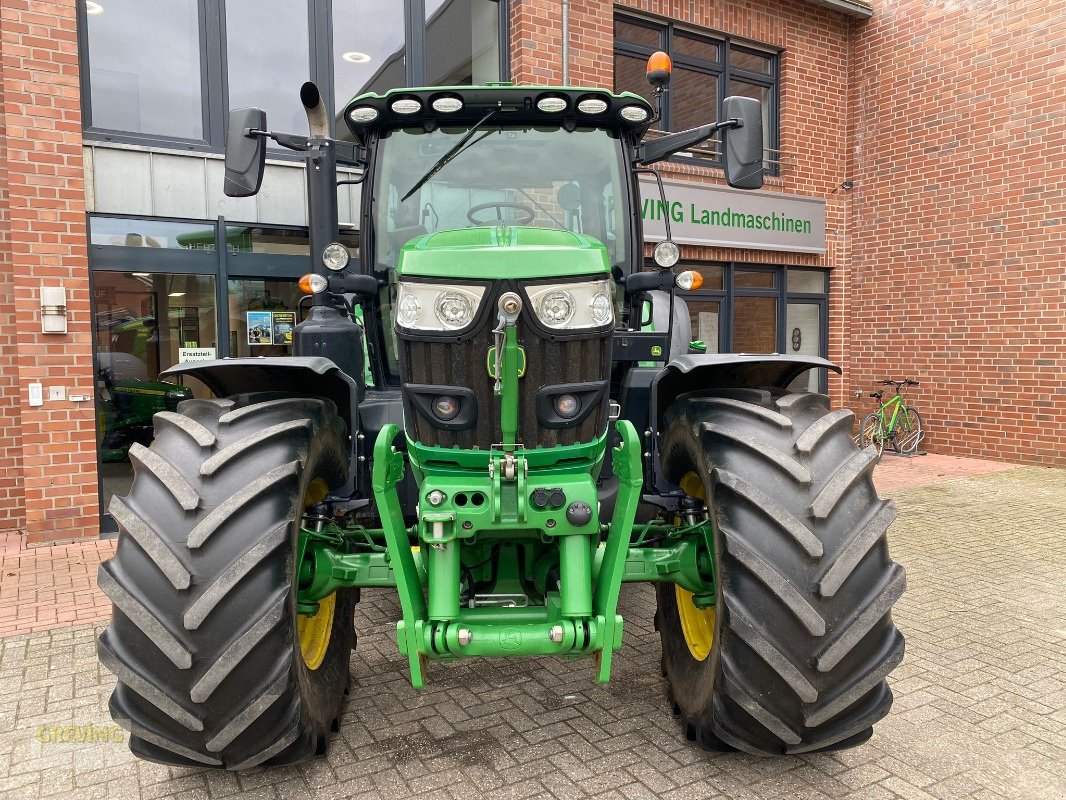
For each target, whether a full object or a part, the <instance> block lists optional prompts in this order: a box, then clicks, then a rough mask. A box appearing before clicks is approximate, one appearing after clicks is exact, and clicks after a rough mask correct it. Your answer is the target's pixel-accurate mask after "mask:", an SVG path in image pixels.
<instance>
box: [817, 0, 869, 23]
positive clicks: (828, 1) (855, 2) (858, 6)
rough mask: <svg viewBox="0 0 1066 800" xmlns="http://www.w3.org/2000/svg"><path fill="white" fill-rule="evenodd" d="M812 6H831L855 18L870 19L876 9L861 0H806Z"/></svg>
mask: <svg viewBox="0 0 1066 800" xmlns="http://www.w3.org/2000/svg"><path fill="white" fill-rule="evenodd" d="M805 2H807V3H809V4H810V5H812V6H821V7H822V8H831V9H833V10H834V11H839V12H841V13H842V14H846V15H847V16H849V17H854V18H855V19H869V18H870V17H872V16H873V15H874V10H873V8H871V7H870V6H869V4H867V3H862V2H859V0H805Z"/></svg>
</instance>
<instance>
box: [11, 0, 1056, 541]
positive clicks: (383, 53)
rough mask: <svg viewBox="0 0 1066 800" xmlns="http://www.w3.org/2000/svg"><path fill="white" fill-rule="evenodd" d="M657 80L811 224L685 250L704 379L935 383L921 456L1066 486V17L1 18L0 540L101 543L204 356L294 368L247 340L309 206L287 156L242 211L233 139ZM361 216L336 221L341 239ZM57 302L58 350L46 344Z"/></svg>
mask: <svg viewBox="0 0 1066 800" xmlns="http://www.w3.org/2000/svg"><path fill="white" fill-rule="evenodd" d="M146 15H147V16H146ZM564 16H566V17H567V19H565V20H564ZM564 28H565V29H567V30H568V36H567V37H565V38H566V43H565V47H564V36H563V30H564ZM238 33H240V34H241V35H240V36H238V35H237V34H238ZM242 41H254V42H256V43H257V49H256V50H255V51H249V50H248V48H246V47H242V46H241V43H242ZM653 49H667V50H669V51H670V53H671V55H672V56H673V57H674V62H675V72H674V80H673V83H672V85H671V90H670V94H669V97H668V100H667V103H666V115H665V117H664V121H663V122H664V125H663V127H664V128H667V129H672V130H680V129H682V128H684V127H687V126H689V125H693V124H698V123H701V122H705V121H708V120H710V119H713V118H714V116H715V114H716V113H717V111H718V109H719V107H720V105H719V104H720V101H721V98H722V97H723V96H725V95H726V94H737V93H743V94H749V95H753V96H758V97H760V98H761V99H763V100H764V103H765V106H766V110H767V114H766V119H765V122H766V131H767V178H766V186H765V188H764V189H763V190H762V191H761V192H759V193H758V194H759V195H760V199H759V200H758V202H760V203H763V204H767V205H765V207H766V208H771V207H772V208H774V209H777V208H781V209H787V210H786V211H782V212H781V213H782V215H783V216H787V215H793V216H795V217H796V218H797V219H798V218H800V217H802V216H804V215H805V214H807V213H808V211H809V212H810V213H811V214H812V215H813V216H812V219H814V229H813V231H812V232H811V233H809V234H808V235H806V236H796V237H793V238H791V239H788V241H785V238H786V237H778V238H777V239H775V238H774V237H772V236H763V235H762V234H758V233H753V232H752V231H746V232H743V233H741V232H738V231H732V232H730V233H729V234H728V235H726V234H723V233H722V231H718V232H717V233H715V234H713V235H712V234H707V233H706V231H701V230H698V229H696V228H695V227H694V226H693V224H691V220H688V219H687V218H686V219H685V220H683V221H682V222H680V223H678V224H677V225H676V226H675V227H677V228H678V232H675V238H676V239H677V240H678V241H679V242H680V243H681V244H682V258H683V260H684V261H685V262H686V263H687V264H689V265H690V266H691V267H693V268H697V269H700V270H701V271H703V273H704V275H705V278H706V279H707V280H706V283H705V287H704V290H703V291H702V292H701V293H700V295H699V296H694V297H693V298H692V299H691V302H690V306H691V310H692V315H693V323H694V330H695V331H696V332H697V333H699V334H701V336H702V338H704V339H705V340H709V341H708V344H709V346H710V347H711V349H715V348H717V349H720V350H729V349H732V350H738V351H740V350H749V351H750V350H779V349H785V350H796V351H800V352H812V353H821V354H824V355H827V356H828V357H829V358H830V359H832V360H834V361H836V362H838V363H840V364H841V365H842V366H843V367H844V375H843V377H840V378H838V377H836V376H832V377H829V378H828V381H827V383H825V387H826V388H827V389H828V391H829V392H830V394H831V396H832V398H833V401H834V403H835V404H848V405H852V406H853V407H855V408H856V409H862V410H866V409H870V408H872V406H871V404H870V401H869V400H868V399H857V398H856V395H857V394H858V393H862V394H865V393H866V392H868V391H870V390H871V389H872V388H873V387H874V385H875V384H876V382H877V381H878V380H880V379H881V378H888V377H894V378H902V377H911V378H915V379H918V380H920V381H921V383H922V385H921V387H919V388H918V389H917V390H914V391H913V392H912V395H911V396H912V398H913V400H914V403H915V405H916V406H917V407H918V408H919V409H920V410H921V411H922V412H923V416H924V417H925V421H926V425H927V427H928V437H927V439H926V442H925V447H927V448H928V449H930V450H933V451H936V452H944V453H954V454H960V455H969V456H978V457H985V458H992V459H1003V460H1010V461H1017V462H1022V463H1035V464H1045V465H1062V464H1064V463H1066V455H1064V454H1066V433H1063V428H1061V427H1060V426H1059V424H1058V422H1059V419H1060V418H1062V417H1063V415H1064V412H1066V259H1064V244H1066V235H1064V234H1066V169H1064V167H1063V163H1064V160H1066V73H1063V71H1062V64H1063V63H1066V4H1064V2H1063V1H1062V0H1045V1H1044V2H1031V3H998V2H992V0H977V1H976V2H969V3H955V2H926V0H873V2H870V3H866V2H860V1H859V0H809V2H802V1H801V0H754V1H753V0H743V1H741V0H683V1H682V0H673V2H669V1H668V0H661V1H656V2H653V1H651V0H646V1H645V2H636V0H622V1H621V2H617V3H609V2H605V0H588V1H587V2H576V1H575V2H570V3H562V2H559V1H558V0H499V2H497V0H406V2H402V3H401V2H395V1H393V0H390V2H384V0H307V3H306V9H304V4H302V3H283V2H280V0H271V1H270V2H258V3H255V2H252V0H173V1H172V2H166V3H157V2H133V1H132V0H100V1H99V2H85V1H84V0H77V2H75V0H3V2H2V3H0V65H2V80H0V530H19V531H24V532H25V533H26V536H27V537H28V540H29V541H31V542H34V543H48V542H58V541H65V540H69V539H74V538H81V537H94V536H98V535H99V534H100V531H101V526H103V528H104V529H105V530H106V529H107V528H108V527H109V526H108V521H107V519H106V514H104V515H103V516H101V508H102V507H103V508H104V509H105V510H106V501H107V498H108V497H109V496H110V494H111V493H113V492H115V491H121V489H122V486H123V484H124V481H127V480H128V471H129V465H128V462H124V461H123V459H122V454H121V447H111V446H109V445H108V444H107V442H106V439H107V435H108V432H109V431H111V430H113V429H114V426H115V425H117V424H120V423H119V422H116V414H117V412H116V411H115V406H114V403H113V402H111V401H110V400H109V398H112V399H113V397H114V393H115V392H116V391H122V390H123V389H124V388H125V390H127V391H130V387H131V386H133V387H134V388H133V389H132V391H137V389H136V387H138V386H140V387H143V386H147V385H149V384H152V383H153V382H154V381H156V376H157V374H158V372H159V371H160V370H161V369H163V368H165V367H166V366H169V365H170V364H171V363H174V361H176V360H179V359H181V358H183V357H185V356H186V355H187V354H188V353H189V352H192V351H196V350H202V349H205V348H206V349H209V350H211V351H212V352H213V353H214V354H215V355H218V356H222V355H249V354H263V355H266V354H272V355H277V354H282V353H284V352H287V350H286V346H285V345H284V344H283V343H280V344H279V343H274V344H262V343H256V342H255V341H253V337H252V335H251V333H250V330H249V329H250V327H251V321H252V320H253V317H252V316H249V315H250V314H255V313H264V314H265V313H282V314H285V313H288V312H289V311H291V309H292V308H293V307H294V304H295V299H296V290H295V286H294V282H295V278H296V277H297V276H298V275H299V274H301V273H302V272H303V271H305V270H306V259H305V257H304V256H303V255H302V253H303V252H305V250H306V239H305V238H304V237H305V235H306V234H305V231H304V226H305V225H306V219H305V218H304V211H303V199H302V188H301V186H302V181H301V178H300V175H299V169H298V167H297V166H296V165H294V164H293V162H291V161H286V160H285V159H284V158H283V157H282V156H280V155H279V156H277V157H276V158H272V160H271V162H270V166H269V170H270V171H271V172H270V174H269V175H268V178H267V186H268V187H271V188H270V189H269V190H268V191H267V192H264V194H263V195H261V196H260V197H259V198H257V199H255V200H252V201H249V200H244V201H235V200H231V199H227V198H224V197H223V196H222V194H221V191H220V160H219V159H220V153H221V149H222V136H223V125H224V122H223V120H224V112H225V109H226V108H227V107H229V106H238V105H251V104H257V105H265V107H266V108H267V110H268V113H269V114H270V116H271V118H272V119H273V120H275V121H278V122H279V124H278V127H281V128H285V127H291V126H290V125H289V120H290V119H293V118H294V117H293V109H292V103H293V102H294V101H295V87H297V86H298V85H299V83H300V82H302V81H303V80H306V79H307V78H308V77H311V78H314V79H315V80H316V81H318V82H319V83H320V85H322V86H324V87H326V94H327V96H328V97H327V99H328V101H329V103H330V104H331V105H332V106H333V107H334V108H339V107H340V106H341V105H342V104H343V103H344V102H345V101H346V100H347V99H348V97H350V96H352V95H354V94H355V93H357V92H358V91H362V90H364V89H373V90H381V89H385V88H390V87H392V86H398V85H404V84H440V85H447V84H455V83H466V82H481V81H485V80H498V79H501V78H502V79H508V78H509V79H511V80H514V81H516V82H520V83H539V84H551V83H558V82H562V81H564V80H566V81H568V82H569V83H571V84H573V85H586V86H603V87H611V88H616V89H618V90H623V89H628V90H632V91H641V92H646V91H647V89H646V86H644V85H643V84H642V83H641V80H642V79H641V75H640V73H641V68H640V64H641V62H642V60H643V58H644V57H645V54H646V53H647V52H650V51H651V50H653ZM564 51H565V60H564ZM297 121H298V120H297ZM661 171H662V173H663V175H664V177H665V178H666V179H667V181H668V186H669V192H670V193H673V192H675V191H676V192H677V193H678V196H679V197H684V198H685V207H686V208H687V207H689V206H697V205H699V204H703V205H705V206H706V207H707V209H709V210H710V209H718V208H721V207H722V205H723V204H732V205H736V203H739V202H740V201H739V200H734V199H733V198H732V197H731V196H730V195H728V194H722V193H721V190H720V189H716V188H715V187H716V186H719V185H721V184H722V183H723V181H722V178H721V170H720V169H719V167H718V166H717V165H716V155H715V153H714V152H713V151H712V150H703V151H699V152H697V153H696V154H694V155H693V156H692V157H689V158H682V159H678V160H677V161H676V162H670V163H667V164H665V165H664V166H663V167H662V170H661ZM357 204H358V198H357V197H356V196H355V195H354V194H345V193H342V197H341V208H342V216H344V217H345V219H346V220H347V221H348V222H350V223H352V225H351V230H350V233H351V236H352V238H353V239H355V238H356V237H357V231H356V230H355V226H356V224H357V221H358V215H357V213H356V208H357ZM775 204H777V205H775ZM803 204H806V205H803ZM734 210H736V209H734ZM776 213H777V211H767V212H766V214H767V217H766V219H767V220H769V219H770V215H771V214H776ZM645 216H646V225H647V228H648V232H649V235H654V233H655V230H656V222H655V220H654V213H652V214H651V216H650V217H649V215H648V214H647V213H646V214H645ZM822 219H824V235H823V234H822V233H821V224H822V223H821V220H822ZM693 231H694V232H693ZM734 234H736V235H734ZM730 237H733V238H730ZM723 242H726V243H728V246H726V244H723ZM789 242H792V244H789ZM60 288H61V290H62V294H61V297H62V298H63V299H64V301H65V322H66V330H67V332H66V333H44V332H42V324H43V319H42V315H43V310H42V305H52V300H51V299H50V298H49V297H47V296H46V297H45V298H44V299H45V300H47V301H48V302H45V303H42V290H48V289H53V290H54V289H60ZM164 320H165V322H164ZM694 335H695V334H694ZM124 371H125V372H124ZM104 373H106V380H105V379H104ZM818 380H819V379H818V378H816V379H815V384H812V385H816V384H817V382H818ZM822 380H824V379H822ZM123 381H126V385H125V387H123V385H122V384H123ZM38 385H39V388H40V389H41V393H42V398H41V401H40V404H39V405H38V404H36V401H34V404H32V405H31V387H34V388H37V386H38ZM157 388H158V387H157ZM162 391H163V393H164V394H165V391H166V390H165V388H164V389H163V390H162ZM126 422H128V420H127V421H125V422H121V424H126ZM101 441H103V442H104V443H103V444H101ZM101 503H103V506H101Z"/></svg>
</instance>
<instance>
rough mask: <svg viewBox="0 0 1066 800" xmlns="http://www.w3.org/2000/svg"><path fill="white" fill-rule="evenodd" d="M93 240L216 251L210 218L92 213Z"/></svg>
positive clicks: (128, 245) (90, 221)
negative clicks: (170, 218)
mask: <svg viewBox="0 0 1066 800" xmlns="http://www.w3.org/2000/svg"><path fill="white" fill-rule="evenodd" d="M89 243H90V244H93V245H104V246H113V247H114V246H117V247H150V248H152V247H155V248H163V249H170V250H204V251H214V249H215V226H214V224H213V223H210V222H200V223H196V222H170V221H168V220H165V219H143V218H136V217H130V218H118V217H92V218H91V219H90V220H89Z"/></svg>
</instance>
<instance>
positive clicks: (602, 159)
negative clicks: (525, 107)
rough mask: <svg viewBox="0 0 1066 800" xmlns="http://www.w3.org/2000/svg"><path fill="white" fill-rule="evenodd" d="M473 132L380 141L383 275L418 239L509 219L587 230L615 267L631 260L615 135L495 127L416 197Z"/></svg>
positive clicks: (411, 134) (412, 131)
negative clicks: (435, 169)
mask: <svg viewBox="0 0 1066 800" xmlns="http://www.w3.org/2000/svg"><path fill="white" fill-rule="evenodd" d="M466 133H467V130H466V129H465V128H438V129H436V130H434V131H426V130H425V129H424V128H422V127H418V128H400V129H398V130H395V131H393V132H392V133H390V134H389V135H388V136H386V137H384V138H383V139H382V140H381V149H380V151H379V156H378V163H379V165H380V166H379V172H378V176H377V187H376V194H377V196H378V198H380V202H379V203H378V207H377V221H376V223H375V225H376V231H377V237H378V238H377V241H378V242H379V245H378V246H377V248H376V250H377V256H376V257H377V259H378V262H379V263H378V265H377V266H378V268H379V269H383V268H388V267H392V266H395V264H396V260H397V257H398V254H399V250H400V248H401V247H402V246H403V245H404V244H405V243H407V242H408V241H409V240H410V239H413V238H414V237H415V236H420V235H422V234H425V233H435V232H437V231H446V230H455V229H462V228H469V227H495V226H497V225H499V224H500V223H501V222H502V223H503V224H515V223H521V224H522V225H531V226H534V227H539V228H554V229H557V230H558V229H562V230H571V231H576V232H579V233H586V234H589V235H590V236H593V237H595V238H596V239H599V240H600V241H601V242H603V243H604V244H605V245H606V246H607V251H608V254H609V257H610V259H611V263H612V264H621V263H623V262H624V261H625V257H626V254H625V245H626V237H625V231H624V228H623V223H622V220H623V219H624V215H625V206H624V204H625V198H626V195H625V192H624V186H625V184H624V183H623V182H622V151H621V145H620V143H619V141H618V139H617V138H615V137H614V136H613V135H612V133H611V132H610V131H607V130H603V129H599V128H587V127H582V128H577V129H575V130H574V131H566V130H565V129H562V128H515V127H511V126H488V125H487V126H485V127H484V128H482V129H481V130H480V131H479V135H478V137H477V138H476V139H474V140H472V142H471V143H470V144H469V145H467V147H466V148H465V149H464V150H463V151H462V152H461V153H460V154H459V155H458V156H457V157H456V158H455V159H453V160H452V161H450V162H449V163H448V164H447V165H446V166H444V167H443V168H442V169H441V170H440V171H439V172H437V174H436V175H434V176H433V178H432V179H431V180H429V181H428V182H426V183H425V184H424V185H423V186H421V187H420V188H419V189H418V190H417V191H415V192H413V193H412V192H411V190H412V189H413V188H414V187H415V185H416V184H417V183H418V182H419V180H420V179H421V178H422V177H423V176H424V175H425V174H426V173H427V172H428V171H429V170H430V168H431V167H433V165H434V163H435V162H436V161H437V160H438V159H439V158H440V157H441V156H442V155H443V154H445V153H447V152H448V150H449V149H450V148H451V147H452V146H453V145H454V144H455V142H456V141H458V139H459V138H461V137H462V136H464V135H465V134H466ZM405 198H406V199H405ZM497 204H499V205H497ZM479 207H480V208H479Z"/></svg>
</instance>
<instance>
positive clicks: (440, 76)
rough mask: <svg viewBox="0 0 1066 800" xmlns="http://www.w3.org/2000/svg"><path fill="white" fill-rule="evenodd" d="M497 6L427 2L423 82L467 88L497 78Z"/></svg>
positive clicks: (481, 1) (479, 0)
mask: <svg viewBox="0 0 1066 800" xmlns="http://www.w3.org/2000/svg"><path fill="white" fill-rule="evenodd" d="M499 12H500V6H499V4H498V3H496V2H493V1H492V0H426V81H425V83H426V84H427V85H429V86H468V85H470V84H483V83H487V82H488V81H498V80H499V79H500V26H499Z"/></svg>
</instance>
